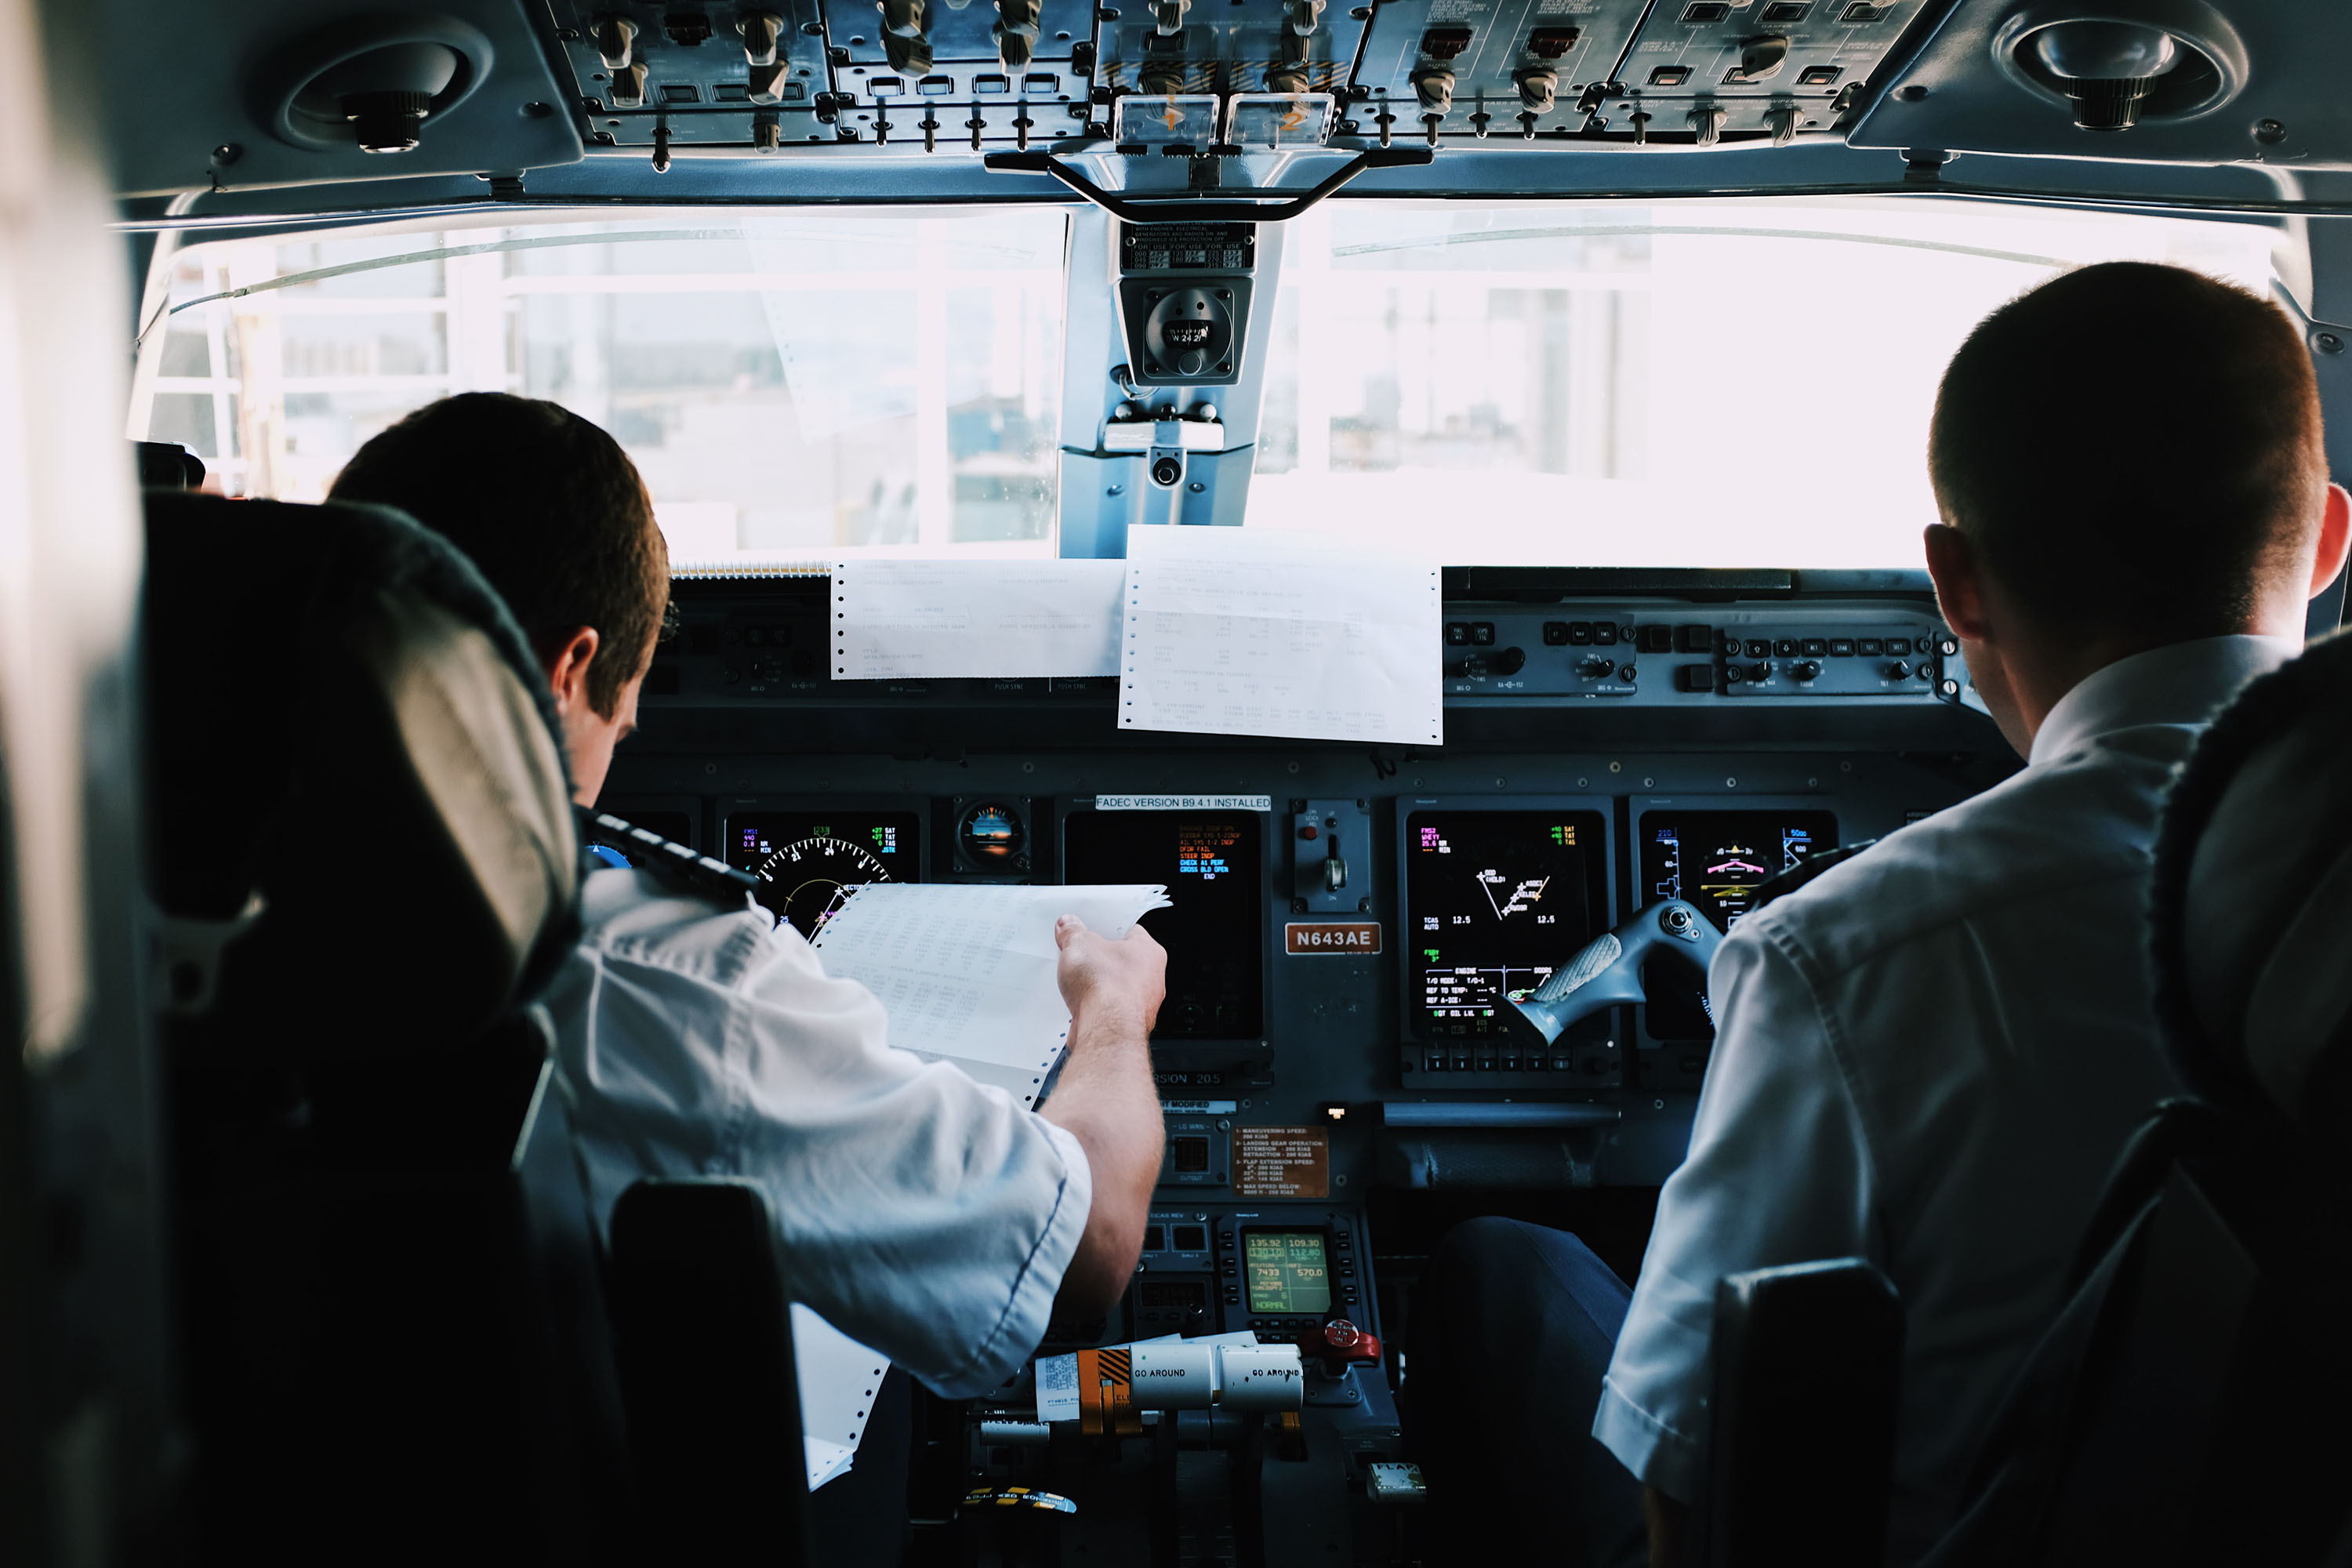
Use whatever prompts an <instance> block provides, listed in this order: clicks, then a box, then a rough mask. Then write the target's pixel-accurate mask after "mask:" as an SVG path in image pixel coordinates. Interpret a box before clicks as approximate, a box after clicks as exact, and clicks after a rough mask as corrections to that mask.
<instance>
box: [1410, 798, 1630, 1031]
mask: <svg viewBox="0 0 2352 1568" xmlns="http://www.w3.org/2000/svg"><path fill="white" fill-rule="evenodd" d="M1404 863H1405V864H1404V871H1405V922H1406V931H1405V938H1406V947H1405V971H1406V978H1407V984H1408V986H1409V990H1408V993H1407V997H1406V1011H1407V1013H1408V1014H1409V1016H1411V1017H1412V1021H1413V1027H1414V1030H1415V1032H1416V1033H1418V1034H1419V1035H1421V1036H1422V1037H1424V1038H1435V1037H1454V1036H1471V1037H1475V1036H1481V1035H1499V1034H1502V1033H1504V1032H1505V1030H1506V1026H1507V1022H1508V1020H1507V1018H1506V1017H1504V1016H1502V1015H1501V1011H1500V1010H1501V1009H1502V1008H1503V1007H1504V1005H1506V1003H1507V1001H1508V1000H1509V999H1510V998H1512V997H1515V996H1525V995H1526V994H1528V993H1529V992H1531V991H1533V990H1534V989H1535V988H1536V987H1537V986H1538V985H1540V984H1543V982H1544V979H1545V977H1546V976H1548V975H1549V974H1550V973H1551V972H1552V970H1553V968H1554V967H1555V966H1557V965H1559V964H1560V963H1564V962H1566V961H1567V960H1568V959H1569V958H1570V956H1571V955H1573V954H1574V953H1575V952H1576V951H1577V950H1578V949H1579V948H1580V947H1582V946H1583V945H1584V944H1585V943H1586V942H1589V941H1590V940H1591V938H1592V936H1593V934H1594V933H1595V932H1596V931H1599V930H1601V928H1602V927H1603V926H1604V925H1605V924H1606V913H1605V911H1606V910H1608V908H1609V894H1608V877H1609V854H1608V827H1607V823H1606V820H1605V819H1604V818H1603V817H1602V816H1601V813H1599V812H1597V811H1576V810H1564V809H1563V810H1555V811H1543V810H1533V811H1477V810H1441V811H1426V810H1424V811H1414V812H1411V813H1409V814H1407V816H1406V817H1405V822H1404Z"/></svg>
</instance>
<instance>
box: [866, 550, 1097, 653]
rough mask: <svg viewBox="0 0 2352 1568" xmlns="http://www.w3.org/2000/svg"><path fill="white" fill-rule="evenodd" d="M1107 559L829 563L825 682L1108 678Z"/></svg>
mask: <svg viewBox="0 0 2352 1568" xmlns="http://www.w3.org/2000/svg"><path fill="white" fill-rule="evenodd" d="M1126 583H1127V568H1126V565H1125V563H1121V562H1118V561H895V560H893V561H836V562H835V563H833V612H834V613H833V675H834V679H836V680H911V679H953V678H969V679H1005V680H1017V679H1035V678H1039V677H1051V676H1087V675H1117V674H1118V622H1119V593H1120V590H1121V589H1122V588H1124V587H1125V585H1126Z"/></svg>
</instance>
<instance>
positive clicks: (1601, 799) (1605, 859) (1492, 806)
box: [1393, 795, 1621, 1045]
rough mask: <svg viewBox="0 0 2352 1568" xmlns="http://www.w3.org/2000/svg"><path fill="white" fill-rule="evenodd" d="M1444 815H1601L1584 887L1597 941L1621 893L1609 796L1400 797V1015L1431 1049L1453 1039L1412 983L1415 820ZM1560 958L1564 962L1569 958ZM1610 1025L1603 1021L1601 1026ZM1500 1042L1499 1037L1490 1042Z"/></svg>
mask: <svg viewBox="0 0 2352 1568" xmlns="http://www.w3.org/2000/svg"><path fill="white" fill-rule="evenodd" d="M1424 811H1444V812H1474V811H1475V812H1490V813H1491V812H1585V813H1591V814H1592V815H1594V816H1598V817H1599V818H1600V822H1601V843H1600V847H1599V852H1598V853H1597V854H1595V855H1592V856H1589V857H1588V858H1587V863H1586V868H1585V884H1586V888H1587V889H1588V892H1589V894H1590V895H1591V896H1592V897H1593V900H1594V906H1595V909H1596V910H1597V911H1598V912H1597V913H1596V915H1595V917H1594V920H1593V925H1592V934H1593V935H1595V936H1598V935H1599V934H1600V933H1601V932H1602V931H1608V930H1609V929H1611V928H1612V927H1613V926H1614V925H1616V923H1617V920H1618V915H1617V889H1618V884H1619V882H1620V880H1621V879H1620V877H1619V875H1618V872H1617V803H1616V801H1615V800H1614V799H1613V798H1612V797H1611V796H1608V795H1399V796H1397V798H1396V858H1395V860H1394V862H1393V865H1394V867H1395V876H1396V926H1395V934H1396V944H1397V964H1396V968H1397V1007H1398V1014H1397V1016H1398V1018H1399V1019H1400V1021H1401V1023H1402V1028H1403V1032H1404V1036H1405V1038H1406V1039H1407V1040H1408V1041H1410V1042H1411V1043H1412V1044H1414V1045H1428V1044H1433V1043H1434V1042H1436V1041H1439V1040H1446V1041H1449V1042H1450V1041H1451V1040H1453V1038H1454V1037H1453V1036H1451V1035H1440V1034H1438V1033H1437V1030H1436V1026H1435V1025H1434V1023H1433V1020H1431V1019H1429V1018H1426V1017H1424V1016H1423V1015H1422V1006H1421V996H1420V994H1419V990H1418V988H1417V986H1416V984H1415V981H1414V968H1413V963H1412V955H1413V953H1414V952H1415V951H1416V949H1415V946H1414V942H1415V938H1416V937H1417V936H1418V935H1419V932H1418V931H1416V930H1415V929H1414V925H1415V921H1417V920H1418V918H1419V917H1418V916H1417V915H1416V913H1415V912H1414V910H1413V908H1412V859H1411V857H1412V818H1413V816H1414V814H1415V813H1417V812H1424ZM1560 956H1561V957H1562V958H1563V959H1565V958H1566V957H1567V956H1568V954H1567V953H1565V952H1563V953H1561V954H1560ZM1605 1022H1606V1020H1605V1018H1604V1020H1603V1023H1604V1024H1605ZM1486 1038H1489V1039H1500V1038H1502V1037H1500V1036H1489V1037H1486Z"/></svg>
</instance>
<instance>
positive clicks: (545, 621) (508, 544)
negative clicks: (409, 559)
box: [328, 392, 669, 719]
mask: <svg viewBox="0 0 2352 1568" xmlns="http://www.w3.org/2000/svg"><path fill="white" fill-rule="evenodd" d="M328 493H329V495H330V496H331V498H332V499H334V500H363V501H378V502H381V503H383V504H384V505H387V506H395V507H398V508H399V509H400V510H403V511H404V512H406V513H408V514H409V515H410V516H411V517H413V518H415V519H416V521H419V522H421V523H423V524H424V525H425V527H427V528H429V529H432V530H433V531H435V532H436V533H439V534H441V535H443V536H444V537H446V539H448V540H449V542H451V543H453V544H455V545H457V548H458V549H460V550H462V551H464V552H466V553H467V555H468V556H471V557H472V558H473V562H474V564H475V565H477V566H478V567H480V568H481V570H482V575H483V576H485V577H488V579H489V580H490V585H491V586H492V587H494V588H496V589H497V590H498V591H499V593H500V594H502V595H505V597H506V601H507V605H508V607H509V609H511V610H513V611H514V614H515V619H516V620H518V621H520V623H521V624H522V628H523V631H524V632H525V633H526V634H527V635H528V636H529V637H530V640H531V645H532V647H535V648H536V649H537V650H538V652H539V654H540V657H541V658H552V657H553V656H554V655H555V654H556V653H557V652H559V651H560V650H561V649H562V647H563V643H564V640H565V639H566V638H567V637H571V636H572V634H573V633H574V632H576V631H577V630H578V629H579V628H580V627H582V626H593V627H595V628H596V634H597V637H598V641H597V646H596V657H595V658H593V659H592V660H590V661H589V665H588V701H589V704H590V706H592V707H593V708H594V709H595V710H596V711H597V712H599V713H601V714H603V715H604V717H606V718H608V719H609V718H611V717H612V716H613V715H614V712H615V711H616V710H618V709H619V707H620V701H621V689H622V688H623V687H625V686H626V685H627V684H628V683H629V681H631V680H632V679H635V678H636V677H637V676H640V675H642V674H644V673H645V669H646V665H647V664H648V663H649V662H650V661H651V660H652V658H653V650H654V640H655V638H656V636H657V635H658V633H659V631H660V629H661V624H662V616H663V614H664V611H665V610H666V608H667V605H668V601H669V551H668V549H667V546H666V545H665V543H664V542H663V540H662V534H661V530H660V529H659V528H658V527H656V525H655V522H654V510H653V502H652V501H651V500H650V499H649V498H648V497H647V496H646V485H645V481H644V480H643V479H640V478H639V477H638V475H637V467H636V465H635V463H632V462H630V461H629V455H628V454H627V453H626V452H624V451H622V450H621V444H620V443H619V442H617V441H615V440H614V439H613V437H611V436H609V435H607V434H605V433H604V431H603V430H601V429H599V428H598V427H597V426H594V425H592V424H590V423H589V422H588V421H587V420H585V419H583V418H582V417H580V416H578V415H577V414H574V413H572V411H571V410H570V409H568V408H565V407H564V406H562V405H561V404H555V403H547V402H542V401H541V400H539V399H537V398H530V397H516V396H513V395H510V394H508V393H503V392H466V393H460V394H458V395H457V396H455V397H445V398H443V399H442V400H441V401H440V402H438V403H431V404H427V405H425V406H424V407H423V408H420V409H418V410H417V411H416V412H415V413H414V414H411V415H409V416H407V417H406V418H404V419H403V420H401V421H400V422H399V423H398V424H396V425H394V426H391V427H390V428H389V429H387V430H384V431H383V432H381V433H380V434H378V435H377V436H376V437H374V439H373V440H371V441H369V442H368V443H367V445H365V446H363V447H361V448H360V449H359V451H358V452H356V453H355V454H353V455H352V460H351V461H350V462H349V463H348V464H346V465H344V468H343V471H342V472H341V473H340V474H338V475H336V476H335V483H334V486H333V488H332V489H331V490H330V491H329V492H328Z"/></svg>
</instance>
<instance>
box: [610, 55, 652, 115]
mask: <svg viewBox="0 0 2352 1568" xmlns="http://www.w3.org/2000/svg"><path fill="white" fill-rule="evenodd" d="M652 74H653V72H652V68H650V67H648V66H647V65H646V62H645V61H643V60H635V61H632V62H631V63H630V64H628V65H625V66H623V67H622V68H620V69H619V70H616V71H614V73H613V107H614V108H615V109H640V108H643V107H644V106H645V101H646V77H648V76H650V75H652Z"/></svg>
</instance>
